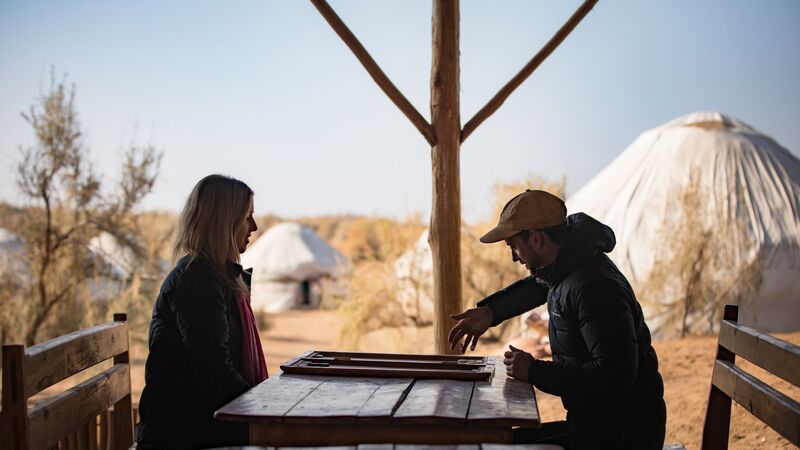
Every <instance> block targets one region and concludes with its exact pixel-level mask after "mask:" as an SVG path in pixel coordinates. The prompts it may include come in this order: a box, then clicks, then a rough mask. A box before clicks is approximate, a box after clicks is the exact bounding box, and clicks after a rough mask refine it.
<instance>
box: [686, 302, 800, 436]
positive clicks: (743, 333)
mask: <svg viewBox="0 0 800 450" xmlns="http://www.w3.org/2000/svg"><path fill="white" fill-rule="evenodd" d="M738 317H739V309H738V307H737V306H735V305H725V311H724V314H723V318H722V323H721V324H720V329H719V344H718V346H717V357H716V360H715V361H714V371H713V373H712V375H711V392H710V394H709V398H708V410H707V411H706V419H705V425H704V426H703V441H702V448H703V449H727V448H728V433H729V432H730V420H731V399H733V400H735V401H736V403H738V404H740V405H742V406H743V407H744V408H745V409H746V410H747V411H749V412H750V413H751V414H753V415H754V416H756V417H758V418H759V419H760V420H761V421H762V422H764V423H765V424H767V425H768V426H769V427H770V428H772V429H774V430H775V431H777V432H778V433H779V434H780V435H781V436H783V437H785V438H786V439H787V440H789V441H790V442H792V443H793V444H794V445H800V403H798V402H797V401H795V400H793V399H792V398H790V397H788V396H786V395H784V394H782V393H781V392H779V391H777V390H776V389H774V388H772V387H771V386H769V385H768V384H766V383H764V382H763V381H761V380H759V379H758V378H756V377H754V376H753V375H751V374H749V373H747V372H745V371H744V370H742V369H741V368H740V367H738V366H736V365H735V357H736V355H739V356H741V357H742V358H744V359H746V360H748V361H750V362H751V363H753V364H755V365H757V366H759V367H761V368H762V369H765V370H766V371H768V372H770V373H772V374H774V375H777V376H778V377H781V378H783V379H784V380H786V381H788V382H790V383H792V384H793V385H795V386H798V385H800V347H798V346H796V345H793V344H791V343H789V342H786V341H782V340H780V339H778V338H775V337H773V336H770V335H768V334H764V333H761V332H759V331H757V330H754V329H752V328H749V327H746V326H743V325H739V323H738Z"/></svg>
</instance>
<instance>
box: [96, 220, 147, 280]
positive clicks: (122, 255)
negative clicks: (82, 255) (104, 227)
mask: <svg viewBox="0 0 800 450" xmlns="http://www.w3.org/2000/svg"><path fill="white" fill-rule="evenodd" d="M89 250H90V251H91V252H92V254H94V255H96V256H98V257H99V263H100V264H101V265H102V266H103V267H102V269H103V270H102V271H101V272H103V273H104V274H105V275H106V276H108V277H111V278H113V279H118V280H127V279H128V278H130V276H131V275H132V274H133V272H134V269H135V267H136V265H137V264H138V259H137V257H136V255H135V254H134V252H133V250H132V249H131V248H130V247H127V246H125V245H122V243H120V241H119V240H118V239H117V238H116V237H115V236H114V235H113V234H111V233H109V232H107V231H103V232H101V233H100V234H98V235H97V236H95V237H93V238H92V239H91V240H90V241H89Z"/></svg>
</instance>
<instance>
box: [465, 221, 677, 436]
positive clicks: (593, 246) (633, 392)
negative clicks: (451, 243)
mask: <svg viewBox="0 0 800 450" xmlns="http://www.w3.org/2000/svg"><path fill="white" fill-rule="evenodd" d="M567 226H568V230H569V231H568V233H567V237H566V238H565V239H564V241H563V242H562V243H561V248H560V250H559V252H558V255H557V256H556V259H555V260H554V261H553V262H552V263H550V264H549V265H548V266H546V267H544V268H542V269H540V270H539V271H537V273H536V275H535V276H531V277H528V278H525V279H522V280H520V281H518V282H516V283H514V284H512V285H510V286H508V287H507V288H505V289H503V290H501V291H498V292H496V293H494V294H492V295H491V296H489V297H487V298H485V299H483V300H481V301H480V302H479V303H478V305H479V306H488V307H489V308H490V309H491V310H492V313H493V315H494V323H493V325H496V324H498V323H500V322H502V321H503V320H506V319H508V318H510V317H513V316H515V315H518V314H521V313H523V312H525V311H528V310H530V309H532V308H535V307H537V306H539V305H542V304H544V303H545V302H547V309H548V312H549V314H550V323H549V334H550V346H551V348H552V351H553V361H543V360H536V361H534V363H533V365H532V366H531V369H530V372H529V374H528V379H529V381H530V382H531V383H533V384H534V385H535V386H536V387H537V388H539V389H540V390H542V391H544V392H547V393H549V394H553V395H557V396H560V397H561V399H562V402H563V404H564V408H566V409H567V421H568V422H569V423H570V427H571V428H573V429H574V430H576V431H577V432H578V433H582V434H584V435H585V436H586V438H587V441H586V442H587V446H588V445H591V447H592V448H600V447H604V446H606V445H613V446H615V447H616V448H636V449H640V448H659V449H660V448H661V446H662V445H663V439H664V428H665V424H666V412H665V405H664V400H663V396H664V386H663V382H662V379H661V375H660V374H659V373H658V358H657V356H656V352H655V350H654V349H653V347H652V345H651V339H650V330H649V329H648V328H647V324H645V322H644V317H643V315H642V308H641V306H640V305H639V302H638V301H637V300H636V297H635V295H634V293H633V289H631V286H630V284H629V283H628V280H627V279H626V278H625V276H624V275H622V273H621V272H620V271H619V270H618V269H617V267H616V266H615V265H614V263H613V262H611V260H610V259H609V258H608V256H606V253H608V252H610V251H611V250H612V249H613V248H614V245H615V244H616V240H615V237H614V232H613V231H612V230H611V228H609V227H608V226H606V225H603V224H602V223H600V222H598V221H596V220H595V219H593V218H591V217H589V216H588V215H586V214H583V213H579V214H573V215H571V216H569V217H568V218H567ZM601 443H602V444H601Z"/></svg>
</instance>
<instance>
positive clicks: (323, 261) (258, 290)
mask: <svg viewBox="0 0 800 450" xmlns="http://www.w3.org/2000/svg"><path fill="white" fill-rule="evenodd" d="M241 262H242V266H244V267H245V268H253V278H252V289H251V301H252V305H253V308H254V309H259V310H263V311H267V312H277V311H283V310H286V309H288V308H292V307H296V306H301V304H302V301H303V299H304V292H303V291H304V290H306V292H305V298H306V299H307V298H308V289H310V287H309V284H310V283H313V282H314V281H316V280H318V279H319V278H321V277H325V276H330V277H337V276H339V275H340V273H341V271H342V268H343V266H344V264H346V259H345V257H344V256H343V255H342V254H341V253H339V252H338V251H337V250H336V249H334V248H333V247H331V246H330V244H328V243H327V242H325V240H324V239H322V238H321V237H320V236H319V235H318V234H316V233H315V232H314V231H313V230H312V229H310V228H308V227H306V226H303V225H300V224H297V223H290V222H284V223H280V224H277V225H275V226H273V227H271V228H270V229H269V230H267V231H266V232H265V233H264V235H262V236H261V237H260V238H258V240H256V241H255V242H254V243H253V245H252V246H251V247H250V248H248V249H247V251H246V252H245V253H244V254H243V255H242V259H241ZM304 283H305V284H304ZM318 301H319V300H318V296H317V297H316V298H312V301H311V303H312V304H309V305H307V306H316V304H317V303H318Z"/></svg>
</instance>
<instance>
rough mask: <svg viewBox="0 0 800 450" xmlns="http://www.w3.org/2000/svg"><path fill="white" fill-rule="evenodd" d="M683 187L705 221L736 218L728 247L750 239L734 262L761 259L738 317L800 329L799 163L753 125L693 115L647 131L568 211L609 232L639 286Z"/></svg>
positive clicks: (715, 223)
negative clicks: (753, 290)
mask: <svg viewBox="0 0 800 450" xmlns="http://www.w3.org/2000/svg"><path fill="white" fill-rule="evenodd" d="M690 181H692V182H693V183H695V184H696V186H697V191H698V192H699V193H700V196H701V198H700V202H699V205H700V207H699V208H697V211H696V214H698V215H700V216H701V218H702V222H703V223H704V224H705V225H706V226H707V227H709V229H711V230H712V231H713V230H715V229H717V228H718V227H720V226H721V224H726V223H732V221H736V223H737V224H740V225H741V226H740V227H739V229H740V230H742V231H741V232H740V234H742V233H744V235H741V236H733V238H734V239H731V241H730V245H731V246H737V245H738V244H737V243H742V242H748V245H746V246H742V247H741V248H739V247H737V248H736V251H737V252H738V253H737V258H739V259H740V260H741V261H742V262H743V263H746V262H748V261H749V260H755V259H757V258H760V259H761V262H760V266H761V271H762V273H761V283H760V287H759V288H758V292H757V294H756V295H755V296H754V297H752V298H749V299H745V303H744V304H742V308H741V309H740V320H741V321H742V322H743V323H745V324H749V325H752V326H755V327H757V328H759V329H764V330H768V331H773V332H775V331H791V330H798V329H800V294H798V293H800V212H799V210H800V160H798V158H797V157H795V156H794V155H792V154H791V153H790V152H789V151H787V150H786V149H785V148H783V147H781V146H780V145H779V144H778V143H777V142H775V140H774V139H772V138H771V137H769V136H767V135H765V134H763V133H761V132H760V131H758V130H756V129H754V128H753V127H751V126H749V125H747V124H745V123H743V122H741V121H739V120H737V119H734V118H732V117H729V116H725V115H723V114H720V113H717V112H697V113H692V114H687V115H685V116H681V117H679V118H677V119H675V120H672V121H670V122H668V123H666V124H664V125H661V126H659V127H656V128H653V129H651V130H648V131H645V132H644V133H642V134H641V135H640V136H639V137H638V138H637V139H636V140H635V141H634V142H633V143H632V144H631V145H630V146H629V147H628V148H626V149H625V151H623V152H622V153H621V154H620V155H619V156H618V157H617V158H616V159H615V160H614V161H613V162H612V163H611V164H609V165H608V167H606V168H605V169H604V170H603V171H602V172H600V173H599V174H598V175H597V176H595V177H594V178H593V179H592V180H591V181H589V182H588V183H587V184H586V185H585V186H584V187H583V188H581V189H580V190H579V191H578V192H577V193H576V194H574V195H573V196H571V197H569V198H568V200H567V208H568V211H569V213H570V214H571V213H575V212H581V211H583V212H586V213H587V214H589V215H591V216H593V217H595V218H596V219H598V220H600V221H602V222H604V223H606V224H607V225H609V226H610V227H611V228H612V229H613V230H614V232H615V233H616V236H617V247H616V249H615V250H614V251H613V252H612V253H611V254H610V257H611V258H612V260H613V261H614V262H615V263H616V264H617V266H619V268H620V269H621V270H622V272H623V273H624V274H625V275H626V276H627V277H628V279H629V280H630V281H631V283H632V284H633V285H634V288H636V287H637V286H641V285H643V283H645V282H646V281H647V280H648V277H649V276H650V273H651V271H652V270H653V267H654V263H655V262H656V258H657V257H658V255H659V254H661V253H663V252H660V250H662V249H664V248H665V247H664V246H669V245H670V244H671V242H670V240H671V239H665V237H664V233H663V229H664V224H665V223H667V222H668V221H669V219H670V218H671V217H674V214H677V213H678V208H676V207H675V204H676V198H677V197H679V195H680V193H681V192H683V191H684V190H685V189H686V188H687V186H688V185H689V183H690ZM662 300H663V301H671V300H669V299H662ZM643 306H645V313H646V314H647V312H648V311H647V308H646V305H643ZM649 322H650V321H649ZM658 326H659V325H658V323H656V324H655V325H653V324H652V323H651V328H654V331H658Z"/></svg>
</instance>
